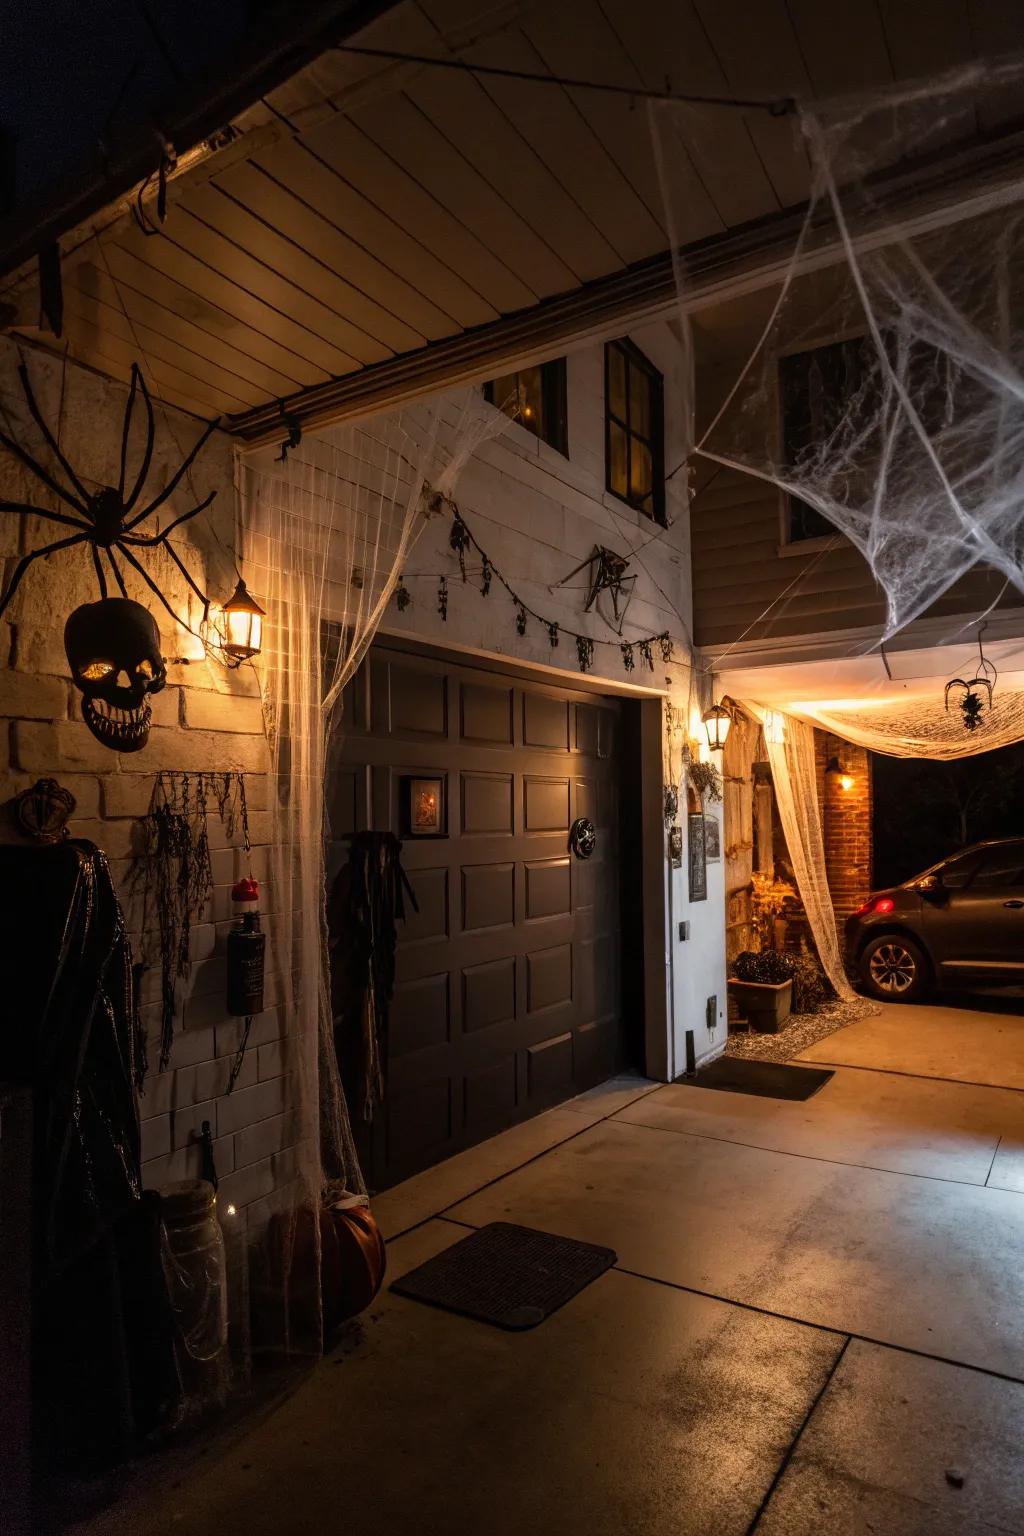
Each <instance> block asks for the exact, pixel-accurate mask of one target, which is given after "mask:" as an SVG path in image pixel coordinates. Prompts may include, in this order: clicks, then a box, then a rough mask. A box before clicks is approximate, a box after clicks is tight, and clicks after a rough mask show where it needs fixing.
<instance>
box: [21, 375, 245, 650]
mask: <svg viewBox="0 0 1024 1536" xmlns="http://www.w3.org/2000/svg"><path fill="white" fill-rule="evenodd" d="M18 377H19V378H20V380H21V387H22V390H23V392H24V395H25V400H26V402H27V404H28V408H29V411H30V412H31V415H32V419H33V421H34V422H35V424H36V426H37V427H38V428H39V430H40V432H41V433H42V435H43V438H44V439H45V441H46V443H47V446H48V447H49V449H50V451H51V452H52V454H53V456H54V458H55V459H56V460H57V462H58V463H59V465H60V467H61V469H63V471H64V474H65V475H66V476H67V479H68V482H69V483H68V484H67V485H64V484H62V483H61V481H60V480H59V479H57V477H56V476H55V475H51V474H50V472H49V471H48V470H47V469H45V468H44V467H43V465H42V464H40V463H39V462H38V461H37V460H36V459H35V458H33V456H32V455H31V454H30V453H29V452H28V451H27V449H25V448H23V447H22V446H21V444H20V443H18V442H16V441H15V439H14V438H13V437H9V436H8V435H7V433H6V432H4V431H2V430H0V444H2V445H3V447H4V448H6V449H7V450H8V452H9V453H13V454H14V456H15V458H17V459H19V460H20V461H21V463H22V464H24V465H25V466H26V468H27V469H29V470H31V472H32V474H33V475H35V477H36V479H37V480H40V481H41V482H42V483H43V485H45V486H46V487H47V488H48V489H49V490H51V491H52V492H53V494H54V495H55V496H57V497H58V498H59V500H60V501H62V502H63V503H64V505H65V506H67V507H70V508H71V514H73V515H71V514H69V513H67V512H54V511H51V509H50V508H49V507H35V506H31V505H29V504H28V503H25V502H18V501H0V512H31V513H33V514H34V515H35V516H36V517H43V518H46V519H47V520H48V521H49V522H51V523H63V524H64V525H65V526H66V527H69V528H73V529H74V530H75V532H74V533H72V534H71V535H70V536H69V537H68V538H66V539H57V540H56V541H55V542H54V543H53V544H46V545H44V547H43V548H42V549H34V550H32V552H31V554H28V555H25V556H24V558H23V559H22V560H20V561H19V562H18V565H17V567H16V569H15V572H14V575H13V576H12V577H11V580H10V584H9V586H8V588H7V591H6V592H5V593H4V595H3V599H2V601H0V616H2V615H3V614H4V612H5V610H6V609H7V606H8V604H9V603H10V601H11V599H12V597H13V596H14V594H15V592H17V590H18V587H19V585H20V583H21V579H22V577H23V576H24V574H25V572H26V571H27V570H28V568H29V566H30V565H31V564H32V562H33V561H34V560H38V559H39V558H40V556H42V555H52V554H55V553H56V552H57V550H59V549H71V548H72V547H73V546H74V545H76V544H88V545H89V546H90V553H91V555H92V561H93V566H94V567H95V570H96V579H97V581H98V582H99V588H100V596H101V597H102V598H105V597H106V595H107V580H106V575H105V573H104V570H103V564H102V561H101V558H100V556H101V553H102V554H105V555H106V557H107V562H108V564H109V566H110V569H111V571H112V572H113V575H114V580H115V581H116V582H117V585H118V587H119V588H120V590H121V595H122V597H125V598H127V596H128V593H127V591H126V589H125V584H124V577H123V576H122V574H121V571H120V569H119V567H118V564H117V561H116V560H115V559H114V551H115V550H116V551H117V553H118V554H119V555H120V556H121V558H122V559H124V560H125V561H127V563H128V564H129V565H130V566H132V567H133V568H134V569H135V570H136V571H138V573H139V575H140V576H141V577H142V579H143V581H144V582H145V583H146V585H147V586H148V587H149V589H150V590H151V591H152V592H153V593H154V594H155V595H156V596H157V597H158V598H159V599H160V601H161V603H162V604H163V605H164V607H165V608H166V609H167V612H168V613H169V614H170V615H171V617H172V618H173V619H174V620H175V621H176V622H177V623H179V624H182V625H183V627H184V628H188V626H187V625H185V624H184V622H183V620H181V619H180V618H179V617H178V615H177V614H176V613H175V611H174V609H173V608H172V607H171V605H170V603H169V602H168V601H167V598H166V597H165V596H164V594H163V593H162V592H161V591H160V588H159V587H158V586H157V585H156V582H155V581H153V579H152V577H151V576H150V575H149V574H148V572H147V571H146V570H145V568H144V567H143V566H142V565H141V564H140V562H139V561H138V560H137V559H136V557H135V555H134V553H133V551H134V550H142V549H156V548H157V547H158V546H160V547H162V548H163V549H164V550H166V552H167V554H168V555H170V557H171V559H172V560H173V561H174V564H175V565H176V566H177V567H178V569H179V571H180V572H181V574H182V575H183V576H184V578H185V580H186V581H187V582H188V584H189V586H190V587H191V589H192V591H193V592H194V593H195V594H196V596H197V597H198V599H199V601H200V602H201V603H202V605H203V618H204V619H205V618H206V617H207V616H208V614H209V607H210V600H209V598H208V597H207V596H206V595H205V593H203V592H202V591H200V589H199V587H198V585H197V584H196V582H195V581H194V580H193V578H192V576H191V575H190V573H189V572H188V570H187V569H186V568H185V566H184V564H183V563H182V561H181V560H180V559H179V557H178V555H177V554H176V552H175V551H174V549H172V547H171V545H170V543H169V540H170V536H171V534H172V533H173V532H174V530H175V529H176V528H180V527H181V525H182V524H183V523H187V522H188V521H189V520H190V519H191V518H193V517H197V516H198V515H199V513H200V512H204V511H205V510H206V508H207V507H208V506H209V505H210V503H211V502H212V501H213V499H214V497H215V496H216V494H217V493H216V491H211V492H210V494H209V496H207V497H206V499H205V500H204V501H201V502H200V503H199V505H198V506H196V507H192V509H191V510H190V511H188V512H183V513H182V514H181V516H180V517H176V518H175V519H174V521H173V522H172V523H169V524H168V525H167V527H166V528H165V529H164V530H163V532H162V533H157V534H152V535H146V534H140V533H136V532H135V531H134V530H135V529H136V528H137V527H138V526H139V524H140V523H141V522H144V521H145V519H146V518H147V517H149V516H150V515H151V514H152V513H153V512H155V511H156V510H157V508H158V507H160V506H162V505H163V503H164V502H165V501H166V500H167V498H168V496H170V495H172V494H173V492H174V491H175V490H176V489H177V487H178V485H179V484H180V482H181V480H182V478H183V477H184V476H185V475H186V474H187V473H188V470H189V468H190V467H191V465H192V463H193V461H194V459H195V458H196V456H197V454H198V453H199V451H200V449H201V448H202V447H203V445H204V443H205V442H206V441H207V439H208V438H209V436H210V434H211V433H212V432H214V431H215V430H216V428H217V426H218V425H219V419H218V420H214V421H211V422H208V423H207V426H206V428H205V430H204V431H203V432H202V433H201V434H200V437H199V440H198V442H197V443H196V444H195V446H194V447H193V448H192V450H191V452H190V453H189V454H187V455H186V457H185V458H184V460H183V461H182V463H181V464H180V466H179V467H178V469H177V470H176V472H175V473H174V474H173V475H172V476H171V478H170V480H169V481H168V483H167V484H166V485H165V486H164V488H163V490H161V491H159V492H158V493H157V494H156V496H154V497H153V499H152V500H151V501H148V502H146V503H145V505H143V506H141V507H140V506H139V505H138V504H139V498H140V497H141V495H142V490H143V487H144V485H145V483H146V477H147V475H148V474H149V468H150V464H151V463H152V459H153V446H154V443H155V440H156V426H155V422H154V418H153V402H152V400H151V399H150V395H149V390H148V389H147V388H146V381H145V379H144V378H143V377H142V374H141V372H140V370H139V366H138V364H137V363H133V364H132V375H131V388H130V390H129V392H128V403H127V405H126V406H125V411H124V426H123V428H122V431H121V472H120V475H119V477H118V482H117V485H116V486H113V485H104V486H101V487H100V488H99V490H98V491H88V490H86V488H85V486H84V485H83V484H82V481H81V480H80V479H79V477H78V475H77V474H76V473H75V471H74V470H73V469H72V467H71V465H70V464H69V462H68V460H67V458H66V457H65V456H64V454H63V452H62V451H61V448H60V445H59V444H58V442H57V440H56V438H55V437H54V435H53V433H52V432H51V431H50V429H49V427H48V426H47V425H46V422H45V421H44V419H43V415H42V412H41V411H40V409H39V406H38V404H37V403H36V397H35V395H34V394H33V391H32V383H31V380H30V379H29V376H28V369H27V368H26V366H25V364H24V363H22V364H21V366H20V367H19V369H18ZM140 392H141V395H142V400H143V404H144V405H145V408H146V445H145V448H144V450H143V454H142V462H141V464H140V465H139V470H138V474H137V475H136V476H135V479H134V482H133V484H132V486H131V489H130V490H129V491H128V492H127V494H126V492H125V486H126V483H127V478H128V437H129V433H130V431H131V424H132V413H133V411H134V409H135V400H136V396H137V394H139V393H140Z"/></svg>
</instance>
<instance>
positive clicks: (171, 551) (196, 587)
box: [155, 534, 210, 621]
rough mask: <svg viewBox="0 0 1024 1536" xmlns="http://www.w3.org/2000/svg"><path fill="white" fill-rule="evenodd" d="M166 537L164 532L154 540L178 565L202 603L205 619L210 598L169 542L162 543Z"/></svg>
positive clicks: (208, 614)
mask: <svg viewBox="0 0 1024 1536" xmlns="http://www.w3.org/2000/svg"><path fill="white" fill-rule="evenodd" d="M166 537H167V535H166V534H161V535H160V538H159V539H157V540H156V541H155V542H156V543H158V544H163V547H164V549H166V551H167V553H168V554H169V555H170V557H171V559H172V560H173V561H174V563H175V565H176V566H177V567H178V570H179V571H180V572H181V574H182V575H183V576H184V578H185V580H186V581H187V582H188V584H189V586H190V587H191V588H192V591H193V592H194V593H195V595H196V597H198V599H199V601H200V602H201V603H202V605H203V619H204V621H205V620H206V619H208V618H209V617H210V599H209V598H208V597H207V595H206V593H205V592H204V591H203V590H202V588H201V587H200V586H199V585H198V584H197V583H196V582H195V580H194V579H193V577H192V573H191V572H190V571H189V569H188V566H187V565H186V564H185V562H184V561H183V560H181V559H180V558H179V556H178V552H177V550H175V549H172V548H171V546H170V544H166V543H164V540H165V539H166Z"/></svg>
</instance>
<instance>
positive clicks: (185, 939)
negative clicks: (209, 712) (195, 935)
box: [131, 771, 251, 1086]
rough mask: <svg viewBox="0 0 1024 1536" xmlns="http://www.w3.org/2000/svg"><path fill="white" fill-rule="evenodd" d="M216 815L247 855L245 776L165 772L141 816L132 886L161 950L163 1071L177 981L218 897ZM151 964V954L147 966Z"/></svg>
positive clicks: (146, 937) (146, 938)
mask: <svg viewBox="0 0 1024 1536" xmlns="http://www.w3.org/2000/svg"><path fill="white" fill-rule="evenodd" d="M214 813H216V814H217V815H218V816H219V817H220V820H221V823H222V825H223V826H224V828H225V830H226V832H227V835H228V837H229V838H230V839H232V840H234V839H235V838H236V836H240V837H241V842H242V847H243V849H244V850H245V853H246V856H247V857H248V855H249V854H250V852H251V845H250V841H249V811H248V805H247V803H246V795H245V778H244V775H242V774H240V773H174V772H167V771H165V772H163V773H161V774H160V775H159V776H158V778H157V781H156V783H155V785H154V787H153V797H152V800H151V803H150V809H149V812H148V814H147V815H146V816H145V817H143V819H142V843H141V850H140V852H139V853H138V854H137V855H136V858H135V860H134V862H133V866H132V873H131V883H132V889H133V893H138V894H139V898H140V902H141V914H140V916H141V927H142V934H143V946H144V948H145V946H146V944H147V942H150V941H151V936H152V935H153V934H155V935H156V944H157V948H158V955H157V962H158V963H159V966H160V1054H159V1069H160V1070H161V1071H163V1069H164V1068H165V1067H166V1066H167V1064H168V1062H169V1061H170V1056H171V1048H172V1046H173V1044H174V1025H175V1002H176V998H175V990H176V986H177V983H178V982H179V981H184V980H185V979H186V978H187V977H188V975H189V972H190V970H191V965H192V955H191V939H192V924H193V922H194V921H197V920H198V919H199V918H200V915H201V914H202V912H203V909H204V908H205V906H206V904H207V902H208V901H209V900H210V898H211V897H212V895H213V868H212V864H211V860H210V841H209V832H208V820H209V817H210V816H211V815H212V814H214ZM152 963H153V962H152V961H151V960H149V959H148V958H147V959H145V960H144V963H143V969H145V968H146V966H148V965H149V964H152ZM236 1075H237V1074H236ZM140 1086H141V1084H140Z"/></svg>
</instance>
